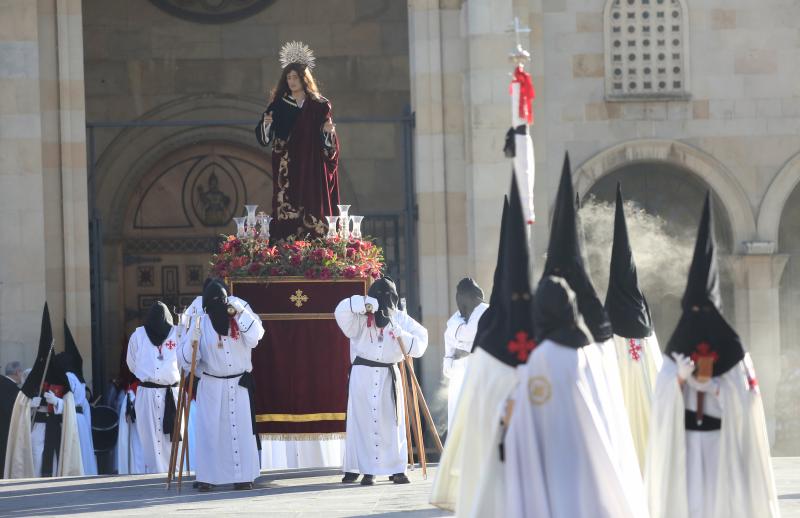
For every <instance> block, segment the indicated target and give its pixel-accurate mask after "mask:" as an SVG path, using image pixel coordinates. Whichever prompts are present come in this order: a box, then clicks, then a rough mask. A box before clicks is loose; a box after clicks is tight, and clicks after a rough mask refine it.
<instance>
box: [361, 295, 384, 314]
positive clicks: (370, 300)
mask: <svg viewBox="0 0 800 518" xmlns="http://www.w3.org/2000/svg"><path fill="white" fill-rule="evenodd" d="M380 305H381V304H380V302H378V299H376V298H374V297H370V296H369V295H368V296H366V297H364V311H366V312H367V313H375V312H376V311H378V306H380ZM367 306H372V311H367V309H368V308H367Z"/></svg>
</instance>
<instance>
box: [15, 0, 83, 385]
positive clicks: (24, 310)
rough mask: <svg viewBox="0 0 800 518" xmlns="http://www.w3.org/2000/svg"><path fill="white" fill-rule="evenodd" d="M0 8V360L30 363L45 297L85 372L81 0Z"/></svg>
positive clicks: (59, 336) (20, 1) (57, 330)
mask: <svg viewBox="0 0 800 518" xmlns="http://www.w3.org/2000/svg"><path fill="white" fill-rule="evenodd" d="M0 10H1V11H2V12H3V16H2V17H1V18H0V47H2V48H1V49H0V155H2V156H3V159H2V160H0V182H1V183H0V207H2V208H0V221H1V222H2V223H0V224H2V231H0V235H2V238H3V246H2V250H1V251H0V293H2V295H0V364H5V363H6V362H8V361H11V360H21V361H22V362H23V364H25V366H30V365H31V364H32V362H33V360H34V359H35V357H36V348H37V345H38V340H39V329H40V321H41V311H42V306H43V304H44V302H45V300H47V302H48V303H49V306H50V316H51V319H52V323H53V334H54V337H55V341H56V348H57V349H63V346H64V340H63V336H64V333H63V329H64V325H63V323H64V320H65V319H66V321H67V322H68V323H69V324H70V327H71V329H72V332H73V335H74V336H75V339H76V341H77V343H78V347H79V348H80V350H81V353H82V355H83V358H84V365H85V370H86V376H87V378H91V346H90V329H89V326H90V310H89V257H88V253H89V250H88V225H87V222H88V214H87V193H86V138H85V127H84V83H83V41H82V31H81V2H80V0H38V1H30V0H4V1H3V2H2V3H0Z"/></svg>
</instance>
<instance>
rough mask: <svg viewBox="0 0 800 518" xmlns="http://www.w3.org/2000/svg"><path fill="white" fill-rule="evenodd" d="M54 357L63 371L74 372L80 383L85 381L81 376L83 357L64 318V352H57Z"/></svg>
mask: <svg viewBox="0 0 800 518" xmlns="http://www.w3.org/2000/svg"><path fill="white" fill-rule="evenodd" d="M56 358H57V359H58V363H60V364H61V367H63V369H64V370H65V371H67V372H71V373H72V374H74V375H75V376H76V377H77V378H78V380H79V381H80V382H81V383H84V384H85V383H86V380H85V379H84V378H83V358H82V357H81V353H80V351H79V350H78V345H77V344H76V343H75V338H73V336H72V331H70V329H69V324H67V321H66V320H64V352H62V353H58V354H57V355H56Z"/></svg>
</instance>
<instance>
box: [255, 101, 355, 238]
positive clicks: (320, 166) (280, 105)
mask: <svg viewBox="0 0 800 518" xmlns="http://www.w3.org/2000/svg"><path fill="white" fill-rule="evenodd" d="M267 112H270V113H272V117H273V123H272V125H271V126H270V127H269V129H268V130H266V128H265V127H264V125H263V124H262V123H261V122H259V124H258V126H256V131H255V133H256V138H257V139H258V142H259V143H260V144H261V145H262V146H266V145H268V144H270V143H272V173H273V177H272V185H273V187H272V217H273V218H274V219H273V221H272V224H271V226H270V234H271V236H272V239H273V241H274V240H279V239H285V238H287V237H289V236H292V235H294V236H297V237H303V236H305V235H306V234H311V235H312V236H321V235H324V234H325V232H326V231H327V228H328V222H327V221H326V219H325V216H332V215H336V214H338V212H339V211H338V209H337V207H336V205H338V204H339V173H338V165H339V141H338V139H337V138H336V136H335V135H329V136H327V138H326V135H325V134H324V133H323V131H322V126H323V125H324V124H325V121H326V120H328V119H330V118H331V104H330V102H329V101H328V100H327V99H325V98H324V97H320V98H318V99H313V98H312V97H311V96H307V97H306V100H305V102H304V103H303V106H302V108H298V107H297V104H296V103H294V100H293V99H292V98H291V97H284V98H283V99H276V100H274V101H273V102H272V103H271V104H270V105H269V107H268V108H267ZM262 120H263V119H262Z"/></svg>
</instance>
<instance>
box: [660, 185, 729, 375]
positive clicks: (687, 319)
mask: <svg viewBox="0 0 800 518" xmlns="http://www.w3.org/2000/svg"><path fill="white" fill-rule="evenodd" d="M681 306H682V307H683V314H682V315H681V318H680V320H679V321H678V326H677V327H676V328H675V331H674V332H673V334H672V337H671V338H670V339H669V342H668V343H667V348H666V353H667V354H668V355H669V354H670V353H673V352H676V353H681V354H684V355H686V356H690V357H692V356H695V355H712V356H713V357H714V358H715V360H714V374H713V375H714V376H720V375H722V374H725V373H726V372H728V371H729V370H730V369H731V368H732V367H733V366H735V365H736V364H737V363H738V362H740V361H741V360H742V359H743V358H744V355H745V350H744V346H743V345H742V340H741V338H739V335H738V334H737V333H736V331H735V330H734V329H733V327H731V325H730V324H728V322H727V321H726V320H725V317H723V316H722V313H721V311H720V309H721V297H720V291H719V266H718V263H717V246H716V242H715V239H714V219H713V217H712V212H711V195H710V193H706V200H705V205H704V206H703V215H702V217H701V219H700V226H699V228H698V230H697V242H696V243H695V248H694V257H693V258H692V265H691V267H690V268H689V280H688V281H687V283H686V291H685V292H684V294H683V300H682V301H681Z"/></svg>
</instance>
